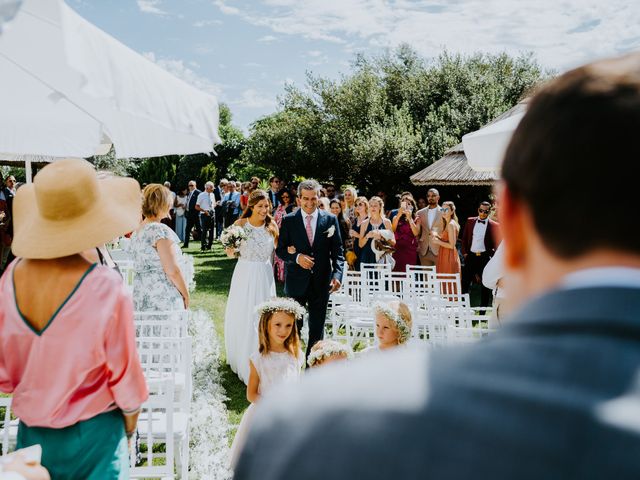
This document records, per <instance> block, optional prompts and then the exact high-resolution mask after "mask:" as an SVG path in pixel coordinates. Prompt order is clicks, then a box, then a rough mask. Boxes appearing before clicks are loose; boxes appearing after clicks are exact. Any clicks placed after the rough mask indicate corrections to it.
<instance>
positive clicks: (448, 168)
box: [410, 98, 529, 186]
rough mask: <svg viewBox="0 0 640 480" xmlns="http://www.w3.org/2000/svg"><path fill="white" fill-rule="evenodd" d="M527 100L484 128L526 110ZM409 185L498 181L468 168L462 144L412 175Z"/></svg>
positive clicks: (472, 183) (491, 174) (473, 184)
mask: <svg viewBox="0 0 640 480" xmlns="http://www.w3.org/2000/svg"><path fill="white" fill-rule="evenodd" d="M528 101H529V99H528V98H525V99H524V100H522V101H521V102H519V103H518V104H517V105H516V106H515V107H513V108H512V109H510V110H507V111H506V112H504V113H503V114H502V115H499V116H497V117H496V118H494V119H493V120H491V122H489V123H488V124H487V125H485V127H486V126H489V125H491V124H492V123H495V122H498V121H500V120H504V119H505V118H508V117H510V116H512V115H516V114H518V113H521V112H523V111H524V110H526V108H527V103H528ZM410 180H411V183H413V184H414V185H420V186H431V185H436V186H437V185H469V186H487V185H488V186H490V185H493V183H494V182H495V181H496V180H498V173H497V172H477V171H475V170H474V169H472V168H471V167H470V166H469V163H468V162H467V157H466V156H465V154H464V146H463V145H462V142H461V143H459V144H458V145H456V146H455V147H451V148H450V149H449V150H447V151H446V152H445V153H444V156H443V157H442V158H440V159H439V160H436V161H435V162H433V163H432V164H431V165H429V166H428V167H426V168H424V169H423V170H420V171H419V172H418V173H414V174H413V175H411V177H410Z"/></svg>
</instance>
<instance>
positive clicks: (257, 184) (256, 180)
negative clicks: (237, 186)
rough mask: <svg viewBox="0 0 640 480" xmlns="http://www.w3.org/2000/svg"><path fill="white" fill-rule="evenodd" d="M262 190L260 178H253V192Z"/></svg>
mask: <svg viewBox="0 0 640 480" xmlns="http://www.w3.org/2000/svg"><path fill="white" fill-rule="evenodd" d="M258 188H260V179H259V178H258V177H251V191H254V190H257V189H258Z"/></svg>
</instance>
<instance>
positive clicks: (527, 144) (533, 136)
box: [502, 54, 640, 258]
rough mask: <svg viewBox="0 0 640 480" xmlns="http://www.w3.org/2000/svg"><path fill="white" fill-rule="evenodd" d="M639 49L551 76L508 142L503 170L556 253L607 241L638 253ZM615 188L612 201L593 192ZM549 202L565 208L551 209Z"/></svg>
mask: <svg viewBox="0 0 640 480" xmlns="http://www.w3.org/2000/svg"><path fill="white" fill-rule="evenodd" d="M638 131H640V54H630V55H626V56H623V57H618V58H613V59H607V60H602V61H598V62H594V63H591V64H588V65H585V66H583V67H580V68H577V69H575V70H571V71H569V72H567V73H565V74H564V75H561V76H560V77H558V78H556V79H554V80H552V81H550V82H549V83H548V84H547V85H546V86H544V87H543V88H542V89H540V91H539V92H538V93H537V94H536V95H535V96H534V97H533V98H532V99H531V101H530V102H529V107H528V111H527V113H526V114H525V116H524V117H523V119H522V120H521V122H520V124H519V125H518V127H517V129H516V131H515V132H514V135H513V138H512V139H511V142H510V144H509V146H508V148H507V151H506V154H505V159H504V164H503V167H502V177H503V178H504V180H505V183H506V185H507V187H508V189H509V191H510V192H511V195H512V196H513V197H515V198H517V199H518V200H519V201H521V202H522V203H523V204H524V205H525V206H526V207H528V209H529V210H530V212H531V215H532V218H533V221H534V225H535V228H536V230H537V231H538V234H539V235H540V237H541V238H542V240H543V241H544V242H545V244H546V245H547V247H548V248H549V250H550V251H551V252H552V253H554V254H555V255H557V256H562V257H565V258H575V257H578V256H581V255H583V254H585V253H587V252H589V251H593V250H595V249H599V248H607V249H613V250H619V251H626V252H631V253H634V254H640V241H638V237H639V236H640V228H639V223H638V222H635V221H630V222H629V221H627V220H628V219H631V218H633V217H635V216H637V213H638V212H637V193H636V190H637V179H638V176H639V174H640V171H639V168H638V166H639V165H640V144H638V142H635V141H633V140H632V139H633V138H636V135H637V134H638ZM603 188H615V196H614V197H613V198H611V200H614V199H615V205H616V211H615V217H616V218H617V219H620V220H621V221H623V222H625V223H624V227H625V232H623V233H621V232H620V230H619V229H617V228H612V226H611V225H609V226H604V225H601V224H599V225H598V226H595V225H594V226H593V228H587V227H586V225H589V222H590V221H592V222H591V224H592V225H593V222H600V221H602V219H604V218H611V215H612V211H611V203H610V202H604V201H602V199H596V198H594V193H595V192H597V191H599V190H602V189H603ZM549 202H554V203H555V204H556V205H558V206H559V207H560V210H561V211H565V212H566V215H559V214H555V215H554V214H550V212H549Z"/></svg>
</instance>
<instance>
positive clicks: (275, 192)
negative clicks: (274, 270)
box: [267, 175, 282, 212]
mask: <svg viewBox="0 0 640 480" xmlns="http://www.w3.org/2000/svg"><path fill="white" fill-rule="evenodd" d="M281 186H282V183H281V181H280V178H279V177H277V176H275V175H274V176H273V177H271V178H270V179H269V191H268V192H267V193H268V194H269V200H270V201H271V205H272V206H273V211H274V212H275V211H276V208H278V205H279V204H280V198H279V197H280V189H281V188H280V187H281Z"/></svg>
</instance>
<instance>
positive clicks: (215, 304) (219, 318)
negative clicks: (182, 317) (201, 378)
mask: <svg viewBox="0 0 640 480" xmlns="http://www.w3.org/2000/svg"><path fill="white" fill-rule="evenodd" d="M191 244H192V245H193V247H190V248H188V249H185V250H184V252H185V253H188V254H189V255H192V256H193V258H194V264H195V270H196V274H195V280H196V290H195V292H193V293H192V296H191V308H192V309H193V310H197V309H202V310H206V311H207V312H208V313H209V314H210V315H211V318H212V320H213V323H214V325H215V328H216V332H217V334H218V338H219V339H220V343H221V347H222V349H221V353H222V359H221V362H220V376H221V380H222V386H223V387H224V389H225V391H226V392H227V398H228V400H227V402H226V406H227V411H228V413H229V424H230V425H232V429H231V431H230V432H229V438H230V439H233V436H234V435H235V431H236V428H237V425H238V424H239V423H240V419H241V418H242V414H243V413H244V411H245V410H246V409H247V407H248V406H249V402H248V400H247V397H246V386H245V384H244V383H242V381H241V380H240V379H239V378H238V377H237V376H236V374H235V373H233V371H232V370H231V368H230V367H229V365H227V362H226V358H225V350H224V312H225V308H226V305H227V296H228V294H229V286H230V285H231V276H232V275H233V269H234V267H235V264H236V261H235V260H234V259H230V258H227V256H226V255H225V253H224V250H223V249H222V247H221V246H220V244H219V243H215V244H214V246H213V251H212V252H206V253H202V252H200V243H199V242H195V241H194V242H191ZM278 294H279V295H280V294H281V289H280V288H279V289H278Z"/></svg>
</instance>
